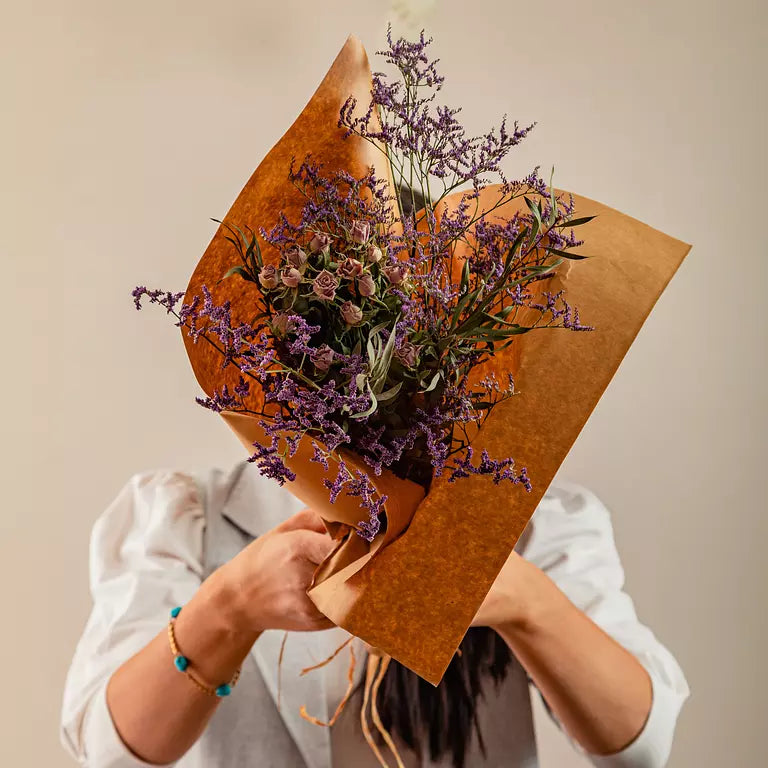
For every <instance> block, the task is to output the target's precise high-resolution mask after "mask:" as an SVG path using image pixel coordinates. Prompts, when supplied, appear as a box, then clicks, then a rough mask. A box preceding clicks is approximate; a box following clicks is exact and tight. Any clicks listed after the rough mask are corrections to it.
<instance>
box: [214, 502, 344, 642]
mask: <svg viewBox="0 0 768 768" xmlns="http://www.w3.org/2000/svg"><path fill="white" fill-rule="evenodd" d="M335 545H336V543H335V542H334V541H333V539H331V537H330V536H329V535H328V533H327V531H326V529H325V526H324V525H323V522H322V520H321V519H320V517H319V516H318V515H317V513H315V512H313V511H312V510H311V509H302V510H301V511H300V512H297V513H296V514H295V515H293V516H292V517H289V518H288V519H287V520H285V521H284V522H282V523H280V525H278V526H277V527H276V528H273V529H272V530H271V531H269V532H268V533H266V534H264V535H263V536H259V537H258V538H257V539H255V540H254V541H252V542H251V543H250V544H249V545H248V546H247V547H245V549H243V550H242V551H241V552H239V553H238V554H237V555H236V556H235V557H233V558H232V560H230V561H229V562H228V563H225V564H224V565H223V566H221V567H220V568H219V569H218V570H217V571H215V572H214V573H213V574H212V575H211V576H210V577H209V579H208V581H209V582H212V583H211V584H210V585H208V584H206V585H203V587H205V586H209V587H213V588H215V589H216V591H217V592H218V594H219V595H220V596H221V595H222V594H223V595H224V596H225V600H226V603H227V605H228V606H230V610H231V611H232V612H233V616H234V617H235V620H236V621H237V623H238V625H239V626H240V627H241V628H242V629H244V630H247V631H249V632H251V633H261V632H263V631H264V630H266V629H283V630H290V631H293V632H302V631H305V632H306V631H313V630H321V629H329V628H330V627H332V626H333V623H332V622H331V621H329V620H328V619H327V618H326V617H325V616H323V614H322V613H320V611H318V610H317V608H316V607H315V605H314V603H313V602H312V601H311V600H310V599H309V597H308V596H307V588H308V587H309V585H310V582H311V581H312V574H313V573H314V571H315V568H317V566H318V565H319V564H320V563H321V562H322V561H323V560H324V559H325V558H326V556H327V555H329V554H330V553H331V551H332V550H333V548H334V547H335Z"/></svg>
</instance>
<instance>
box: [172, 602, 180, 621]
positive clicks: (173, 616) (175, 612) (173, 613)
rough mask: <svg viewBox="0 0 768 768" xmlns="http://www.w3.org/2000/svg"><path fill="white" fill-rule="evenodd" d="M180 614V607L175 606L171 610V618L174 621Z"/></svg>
mask: <svg viewBox="0 0 768 768" xmlns="http://www.w3.org/2000/svg"><path fill="white" fill-rule="evenodd" d="M180 613H181V606H180V605H177V606H176V607H175V608H171V618H172V619H175V618H176V617H177V616H178V615H179V614H180Z"/></svg>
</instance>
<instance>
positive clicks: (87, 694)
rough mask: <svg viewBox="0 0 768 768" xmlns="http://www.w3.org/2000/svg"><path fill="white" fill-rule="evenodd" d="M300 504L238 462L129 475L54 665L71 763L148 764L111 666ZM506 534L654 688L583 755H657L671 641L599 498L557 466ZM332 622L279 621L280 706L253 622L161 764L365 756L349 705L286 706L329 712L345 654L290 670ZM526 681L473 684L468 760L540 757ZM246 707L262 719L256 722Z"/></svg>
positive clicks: (666, 705) (596, 760)
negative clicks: (212, 702)
mask: <svg viewBox="0 0 768 768" xmlns="http://www.w3.org/2000/svg"><path fill="white" fill-rule="evenodd" d="M515 490H517V489H515ZM515 490H513V491H512V492H515ZM302 506H303V505H302V504H301V502H298V501H297V500H296V499H294V497H293V496H292V495H291V494H290V493H289V492H288V491H287V490H286V489H285V488H280V487H278V486H277V484H275V483H274V482H273V481H271V480H267V479H266V478H263V477H261V476H260V475H259V473H258V470H257V469H256V468H255V466H254V465H253V464H248V463H247V462H241V463H239V464H238V465H237V466H236V467H235V468H234V469H232V470H230V471H222V470H218V469H213V470H211V471H209V472H208V473H205V474H204V475H200V476H195V475H193V474H189V473H185V472H181V471H176V470H171V469H168V470H155V471H150V472H144V473H141V474H137V475H134V476H133V477H132V478H130V480H129V481H128V482H127V483H126V485H125V486H124V487H123V488H122V490H121V491H120V492H119V494H118V495H117V497H116V498H115V499H114V501H113V502H112V503H111V504H110V505H109V507H108V508H107V509H106V510H105V511H104V512H103V513H102V514H101V516H100V517H99V518H98V519H97V521H96V522H95V524H94V526H93V530H92V534H91V543H90V586H91V594H92V597H93V609H92V612H91V614H90V617H89V619H88V622H87V624H86V626H85V629H84V632H83V634H82V637H81V638H80V641H79V643H78V645H77V648H76V651H75V654H74V659H73V661H72V665H71V667H70V670H69V673H68V676H67V680H66V685H65V691H64V697H63V705H62V713H61V739H62V743H63V744H64V746H65V748H66V749H67V751H68V752H69V753H70V754H71V755H72V756H73V757H74V758H75V759H76V760H77V761H78V762H79V764H80V765H82V766H87V768H147V767H148V766H149V764H148V763H146V762H144V761H142V760H140V759H139V758H138V757H136V756H135V755H134V754H133V753H132V752H131V751H130V750H129V749H128V748H127V747H126V746H125V745H124V744H123V742H122V741H121V739H120V736H119V734H118V732H117V730H116V728H115V726H114V724H113V722H112V719H111V716H110V713H109V709H108V707H107V702H106V686H107V682H108V680H109V677H110V676H111V674H112V672H114V670H115V669H117V668H118V667H119V666H120V665H121V664H122V663H123V662H124V661H126V660H127V659H128V658H129V657H130V656H132V655H133V654H134V653H136V652H137V651H139V650H140V649H141V648H142V647H143V646H144V645H146V644H147V643H148V642H149V641H150V640H151V639H152V638H153V637H154V636H155V635H156V634H157V633H158V632H159V631H160V630H162V629H163V628H164V626H165V624H166V622H167V620H168V614H169V611H170V609H171V608H172V607H174V606H175V605H182V604H183V603H185V602H187V601H188V600H189V599H190V598H191V597H192V595H193V594H194V593H195V591H196V589H197V588H198V587H199V585H200V584H201V582H202V581H203V580H204V579H205V578H206V577H207V575H208V574H209V573H210V572H212V570H215V568H216V567H218V566H219V565H221V564H222V563H223V562H226V561H227V560H228V559H229V558H231V557H233V556H234V555H235V554H236V553H237V551H239V550H240V549H241V548H242V547H243V546H246V545H247V544H248V542H249V541H250V540H252V539H253V538H254V537H255V536H258V535H260V534H261V533H264V532H266V531H267V530H269V529H271V528H272V527H274V525H276V524H277V523H278V522H280V520H282V519H285V517H287V516H289V515H290V514H292V513H293V512H295V511H297V510H298V509H300V508H301V507H302ZM516 549H517V551H518V552H519V553H520V555H522V556H523V557H525V558H526V559H527V560H529V561H530V562H532V563H534V564H535V565H536V566H538V567H539V568H541V569H542V570H543V571H544V572H545V573H547V574H548V575H549V576H550V578H551V579H552V580H553V581H554V582H555V583H556V584H557V585H558V587H559V588H560V589H561V590H562V591H563V592H564V593H565V594H566V595H567V596H568V598H569V599H570V600H571V601H572V602H573V603H574V604H575V605H576V606H577V607H578V608H580V609H581V610H582V611H584V612H585V613H586V614H587V615H588V616H590V617H591V618H592V620H593V621H595V622H596V623H597V624H598V625H599V626H601V627H602V628H603V629H604V630H605V631H606V632H607V633H608V634H609V635H611V636H612V637H613V638H615V639H616V640H617V642H619V643H620V644H621V645H623V646H624V647H625V648H627V649H628V650H629V651H630V652H631V653H633V654H634V655H635V656H636V658H637V659H638V660H639V661H640V663H641V664H642V665H643V666H644V667H645V669H646V670H647V671H648V673H649V675H650V678H651V681H652V684H653V704H652V707H651V711H650V714H649V716H648V719H647V721H646V723H645V726H644V728H643V730H642V731H641V733H640V734H639V735H638V736H637V738H636V739H635V740H634V741H633V742H632V743H631V744H630V745H629V746H627V747H626V748H625V749H623V750H622V751H621V752H618V753H616V754H613V755H608V756H590V755H588V756H587V757H588V758H589V759H590V760H591V762H592V763H593V764H594V765H595V766H597V767H598V768H661V767H662V766H664V765H665V764H666V762H667V759H668V756H669V752H670V749H671V745H672V737H673V733H674V729H675V723H676V720H677V716H678V713H679V711H680V708H681V707H682V705H683V702H684V701H685V700H686V698H687V697H688V695H689V689H688V685H687V683H686V680H685V677H684V676H683V673H682V671H681V669H680V667H679V665H678V664H677V662H676V661H675V659H674V658H673V656H672V655H671V654H670V652H669V651H668V650H667V649H666V648H665V647H664V646H663V645H662V644H661V643H660V642H659V641H658V640H657V639H656V637H655V636H654V634H653V633H652V632H651V630H650V629H648V628H647V627H645V626H644V625H643V624H641V623H640V621H639V620H638V618H637V615H636V613H635V610H634V606H633V603H632V600H631V599H630V597H629V596H628V595H627V594H626V593H625V592H624V591H623V583H624V574H623V570H622V567H621V563H620V561H619V557H618V554H617V552H616V548H615V544H614V540H613V532H612V528H611V522H610V516H609V513H608V511H607V510H606V508H605V506H604V505H603V504H602V503H601V502H600V500H599V499H598V498H597V497H596V496H595V495H594V494H593V493H592V492H590V491H588V490H586V489H585V488H582V487H581V486H578V485H575V484H572V483H568V482H565V481H559V480H558V481H556V482H555V483H553V485H552V486H551V487H550V489H549V490H548V491H547V493H546V494H545V496H544V497H543V499H542V501H541V502H540V504H539V506H538V508H537V510H536V512H535V514H534V516H533V517H532V519H531V522H530V523H529V525H528V527H527V528H526V530H525V532H524V534H523V536H522V537H521V539H520V541H519V542H518V545H517V547H516ZM346 636H347V635H346V633H345V632H344V631H343V630H341V629H338V628H336V629H332V630H328V631H325V632H314V633H294V634H291V635H290V637H289V640H288V643H287V646H286V653H285V657H284V661H283V668H282V687H281V695H282V706H281V708H280V710H278V708H277V706H276V700H277V657H278V653H279V647H280V642H281V640H282V633H280V632H265V633H264V634H263V635H262V636H261V637H260V638H259V640H258V641H257V642H256V644H255V645H254V647H253V649H252V651H251V653H250V654H249V658H248V659H246V662H247V663H244V664H243V674H242V676H241V679H240V681H239V683H238V686H237V688H236V689H235V690H234V691H233V693H232V695H231V696H230V697H228V698H227V699H225V700H224V701H223V702H222V703H221V705H220V706H219V707H218V708H217V710H216V712H215V713H214V715H213V717H212V719H211V722H210V723H209V725H208V727H207V729H206V731H205V732H204V733H203V735H202V736H201V737H200V739H199V740H198V742H197V743H196V744H195V745H194V746H193V747H192V748H191V749H190V750H189V751H188V752H187V753H186V754H185V755H184V756H183V757H182V758H181V759H180V760H178V761H177V762H176V763H175V764H174V765H176V766H177V768H246V766H249V767H250V766H258V768H262V766H264V767H266V766H270V767H271V766H280V767H281V768H292V767H293V766H297V767H299V768H305V767H306V768H367V766H369V765H370V766H375V765H378V763H377V762H375V760H374V759H373V756H372V754H371V753H370V750H369V748H368V746H367V745H366V743H365V741H364V740H363V739H362V736H361V734H360V732H359V731H360V729H359V724H358V723H357V720H356V719H355V715H356V713H352V716H351V717H346V715H347V711H346V710H345V713H344V716H342V718H341V720H340V721H339V722H338V723H337V725H336V726H334V728H333V729H330V730H332V731H333V733H332V734H330V733H329V729H326V728H320V727H317V726H314V725H312V724H310V723H307V722H306V721H304V720H302V719H301V718H300V717H299V716H298V714H297V712H298V708H299V706H300V705H301V704H305V705H307V709H308V711H310V712H311V713H313V714H315V715H316V716H319V717H321V718H325V719H327V717H328V714H329V713H332V712H333V711H334V709H335V708H336V705H337V703H338V701H339V699H340V697H341V695H342V693H343V690H344V688H345V677H346V662H345V661H344V660H340V659H341V656H340V659H337V660H336V661H334V662H333V663H332V664H329V665H328V666H327V667H325V668H324V669H323V670H319V671H318V672H316V673H313V674H311V675H308V676H307V677H303V678H301V679H298V670H300V669H301V668H302V667H304V666H308V664H311V663H314V662H317V661H319V660H321V659H324V658H326V657H328V656H329V655H330V653H331V652H332V651H333V650H334V649H335V648H336V647H337V646H338V645H339V644H340V643H341V642H342V640H343V639H344V637H346ZM355 642H357V643H359V641H358V640H356V641H355ZM337 662H339V663H337ZM168 663H169V664H170V663H171V656H170V651H169V661H168ZM529 683H530V681H529V680H528V678H527V676H526V675H525V673H524V671H523V670H522V668H521V667H520V666H519V664H517V662H516V661H515V663H514V665H513V668H512V670H511V672H510V674H509V675H508V678H507V680H506V681H505V682H504V683H503V684H502V690H501V691H500V692H498V694H495V693H492V691H491V690H489V691H488V695H487V696H484V697H481V699H480V700H479V704H478V707H479V710H482V711H480V712H479V714H480V718H479V719H480V721H481V725H482V727H483V737H484V741H485V744H486V749H487V755H488V756H487V757H486V758H483V757H482V756H481V754H480V752H479V751H478V749H477V746H476V745H475V746H473V747H471V748H470V751H468V754H467V768H475V766H498V768H501V766H508V767H509V768H535V767H536V766H537V765H538V762H537V760H536V748H535V735H534V732H533V719H532V716H531V710H530V697H529ZM484 700H487V702H486V703H485V704H483V701H484ZM351 708H352V709H356V708H354V707H351ZM348 709H350V707H348ZM550 714H551V713H550ZM255 723H261V724H262V725H261V728H262V730H261V731H259V730H258V729H257V727H256V725H254V724H255ZM558 725H559V723H558ZM566 735H567V734H566ZM571 743H572V744H573V746H574V749H576V750H577V751H579V752H583V751H582V750H581V749H580V747H579V746H578V744H576V743H575V742H574V741H573V740H571ZM404 759H405V761H406V764H407V768H411V766H419V767H421V768H427V767H428V766H429V767H431V766H438V765H439V766H441V768H442V766H450V765H451V761H450V756H447V757H446V758H445V759H444V760H443V761H441V762H439V763H433V762H430V761H429V758H428V756H421V757H419V756H417V755H416V754H415V753H413V752H410V753H408V754H407V755H404Z"/></svg>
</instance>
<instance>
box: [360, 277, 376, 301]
mask: <svg viewBox="0 0 768 768" xmlns="http://www.w3.org/2000/svg"><path fill="white" fill-rule="evenodd" d="M357 290H358V291H360V295H361V296H373V294H374V293H376V283H374V282H373V277H371V273H370V272H366V273H365V274H364V275H362V276H361V277H359V278H358V279H357Z"/></svg>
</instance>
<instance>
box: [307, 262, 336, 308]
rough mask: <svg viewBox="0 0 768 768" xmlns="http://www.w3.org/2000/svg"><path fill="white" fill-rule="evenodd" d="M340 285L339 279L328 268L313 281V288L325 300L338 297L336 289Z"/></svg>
mask: <svg viewBox="0 0 768 768" xmlns="http://www.w3.org/2000/svg"><path fill="white" fill-rule="evenodd" d="M338 287H339V281H338V280H337V279H336V277H335V276H334V275H333V273H331V272H329V271H328V270H327V269H324V270H323V271H322V272H320V273H319V274H318V276H317V277H316V278H315V279H314V280H313V281H312V290H313V291H314V292H315V295H316V296H317V297H318V298H320V299H322V300H323V301H333V300H334V299H335V298H336V289H337V288H338Z"/></svg>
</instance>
